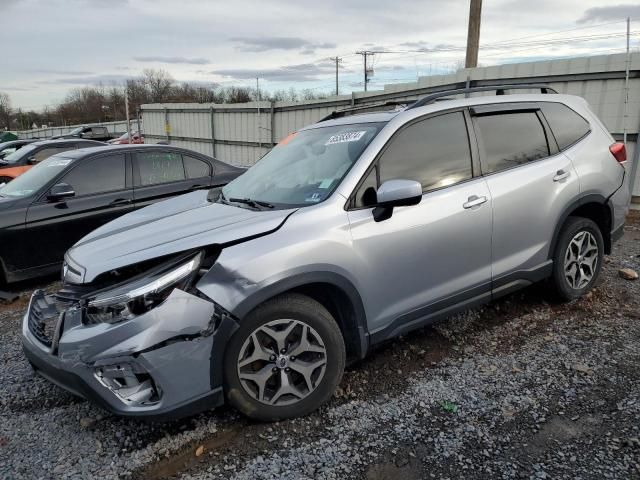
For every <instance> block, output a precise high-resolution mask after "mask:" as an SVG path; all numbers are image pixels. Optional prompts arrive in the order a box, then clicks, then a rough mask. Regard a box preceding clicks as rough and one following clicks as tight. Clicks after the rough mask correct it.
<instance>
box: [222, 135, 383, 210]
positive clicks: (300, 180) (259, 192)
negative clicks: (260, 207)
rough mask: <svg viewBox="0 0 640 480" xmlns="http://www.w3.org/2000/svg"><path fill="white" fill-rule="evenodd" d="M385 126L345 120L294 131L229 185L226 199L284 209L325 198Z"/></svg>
mask: <svg viewBox="0 0 640 480" xmlns="http://www.w3.org/2000/svg"><path fill="white" fill-rule="evenodd" d="M384 125H385V124H384V123H363V124H351V125H339V126H332V127H321V128H314V129H310V130H303V131H301V132H298V133H295V134H292V135H290V136H289V137H287V138H285V139H284V140H283V141H281V142H280V143H279V144H278V145H276V146H275V147H274V148H273V149H272V150H271V151H270V152H269V153H267V154H266V155H265V156H264V157H263V158H262V159H261V160H260V161H259V162H258V163H257V164H255V165H254V166H253V167H251V168H250V169H249V170H247V172H246V173H245V174H243V175H242V176H240V177H238V178H237V179H235V180H234V181H233V182H231V183H229V184H228V185H227V186H226V187H224V188H223V189H222V193H223V197H221V201H227V202H233V201H234V200H244V202H243V203H242V204H244V205H249V206H250V207H251V206H256V204H259V203H265V204H271V205H273V206H275V207H281V208H287V207H295V206H298V207H299V206H308V205H314V204H317V203H319V202H322V201H323V200H325V199H326V198H327V197H329V195H331V193H333V191H334V190H335V189H336V187H337V186H338V185H339V184H340V182H341V181H342V179H343V177H344V176H345V174H346V173H347V172H348V171H349V169H350V168H351V166H352V165H353V164H354V163H355V161H356V160H357V159H358V157H360V154H362V152H363V151H364V149H365V148H366V147H367V145H369V143H370V142H371V140H372V139H373V138H374V137H375V136H376V135H377V134H378V132H379V131H380V130H381V129H382V127H383V126H384ZM249 201H250V202H249ZM234 204H235V203H234ZM242 204H240V203H238V205H242Z"/></svg>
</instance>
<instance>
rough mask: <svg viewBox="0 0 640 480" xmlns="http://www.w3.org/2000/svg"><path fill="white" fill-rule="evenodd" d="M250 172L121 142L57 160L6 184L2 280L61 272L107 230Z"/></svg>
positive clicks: (1, 209)
mask: <svg viewBox="0 0 640 480" xmlns="http://www.w3.org/2000/svg"><path fill="white" fill-rule="evenodd" d="M244 171H245V170H244V169H241V168H237V167H234V166H231V165H228V164H226V163H223V162H220V161H218V160H216V159H213V158H210V157H207V156H205V155H201V154H199V153H196V152H193V151H190V150H185V149H182V148H177V147H171V146H164V145H114V146H104V147H99V148H86V149H80V150H70V151H67V152H64V153H60V154H57V155H54V156H52V157H49V158H48V159H46V160H44V161H42V162H40V163H39V164H37V165H36V166H34V167H33V168H32V169H31V170H29V171H28V172H26V173H24V174H23V175H21V176H19V177H18V178H16V179H15V180H13V181H12V182H11V183H8V184H6V185H5V186H3V187H0V277H2V279H4V281H6V282H7V283H11V282H15V281H19V280H24V279H27V278H33V277H38V276H42V275H46V274H49V273H53V272H55V271H57V270H58V269H59V268H60V266H61V264H62V260H63V256H64V253H65V252H66V250H67V249H68V248H69V247H71V246H72V245H73V244H74V243H76V242H77V241H78V240H80V239H81V238H82V237H83V236H85V235H86V234H87V233H89V232H91V231H93V230H95V229H96V228H98V227H99V226H101V225H103V224H105V223H107V222H109V221H111V220H113V219H114V218H116V217H119V216H121V215H124V214H125V213H128V212H131V211H133V210H135V209H138V208H141V207H144V206H147V205H150V204H152V203H154V202H157V201H159V200H164V199H166V198H169V197H173V196H175V195H180V194H182V193H187V192H189V191H192V190H198V189H212V188H215V187H222V186H224V185H226V184H227V183H228V182H229V181H231V180H233V179H234V178H236V177H237V176H239V175H240V174H242V173H243V172H244Z"/></svg>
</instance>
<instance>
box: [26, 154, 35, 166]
mask: <svg viewBox="0 0 640 480" xmlns="http://www.w3.org/2000/svg"><path fill="white" fill-rule="evenodd" d="M35 164H36V157H34V156H33V155H31V156H30V157H27V165H35Z"/></svg>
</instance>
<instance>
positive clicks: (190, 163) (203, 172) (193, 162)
mask: <svg viewBox="0 0 640 480" xmlns="http://www.w3.org/2000/svg"><path fill="white" fill-rule="evenodd" d="M182 159H183V160H184V169H185V170H186V171H187V178H200V177H208V176H209V175H210V174H211V168H209V164H208V163H207V162H203V161H202V160H200V159H199V158H194V157H188V156H186V155H183V156H182Z"/></svg>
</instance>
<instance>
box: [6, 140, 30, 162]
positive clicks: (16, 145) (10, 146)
mask: <svg viewBox="0 0 640 480" xmlns="http://www.w3.org/2000/svg"><path fill="white" fill-rule="evenodd" d="M33 142H35V140H33V139H29V140H9V141H8V142H2V143H0V160H2V159H3V158H4V157H6V156H7V155H9V154H10V153H13V152H15V151H16V150H20V149H21V148H22V147H24V146H25V145H29V144H30V143H33Z"/></svg>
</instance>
